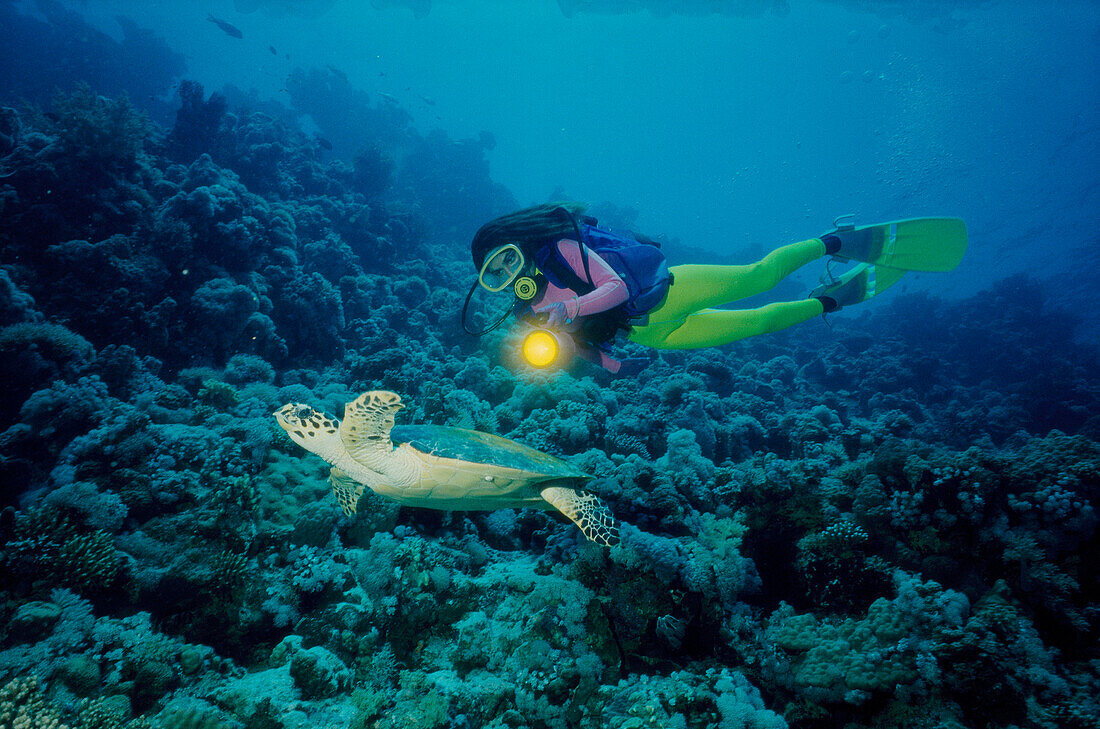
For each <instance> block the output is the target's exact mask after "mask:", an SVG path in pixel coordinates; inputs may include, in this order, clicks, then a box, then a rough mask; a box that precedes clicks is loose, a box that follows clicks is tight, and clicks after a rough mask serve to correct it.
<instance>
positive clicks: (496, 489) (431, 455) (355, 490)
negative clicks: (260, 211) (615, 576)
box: [275, 390, 619, 546]
mask: <svg viewBox="0 0 1100 729" xmlns="http://www.w3.org/2000/svg"><path fill="white" fill-rule="evenodd" d="M403 407H405V406H404V405H402V404H401V396H400V395H398V394H397V393H394V392H387V391H384V390H375V391H371V392H364V393H363V394H362V395H360V396H359V397H357V398H355V399H354V400H352V401H351V402H349V403H348V404H347V405H345V406H344V420H343V422H341V421H339V420H337V419H336V418H334V417H332V416H331V415H326V414H324V413H321V412H318V411H317V410H314V409H313V408H312V407H310V406H309V405H303V404H301V403H290V404H287V405H284V406H283V407H281V408H279V409H278V410H277V411H275V419H276V420H277V421H278V422H279V425H281V426H282V428H283V430H285V431H286V432H287V434H288V435H290V439H291V440H293V441H294V442H295V443H297V444H298V445H300V446H302V447H303V448H305V449H306V450H308V451H310V452H312V453H315V454H317V455H318V456H320V457H321V458H323V459H324V460H325V461H326V462H328V463H329V464H330V465H331V466H332V471H331V473H330V475H329V480H330V481H331V483H332V493H333V494H334V495H335V496H336V501H337V502H339V504H340V506H341V508H342V509H343V510H344V513H345V514H348V515H349V516H350V515H351V514H354V513H355V511H356V507H357V504H358V502H359V497H360V496H362V494H363V489H364V487H366V488H369V489H370V490H372V491H374V492H375V493H376V494H378V495H379V496H384V497H386V498H388V499H393V500H394V501H396V502H398V503H401V504H406V505H408V506H421V507H427V508H429V509H444V510H448V511H478V510H488V509H508V508H516V507H532V508H536V509H557V510H558V511H560V512H561V513H563V514H565V515H566V516H567V517H569V518H570V519H571V520H572V521H573V522H574V523H575V524H576V525H577V526H579V527H580V528H581V531H582V532H584V536H586V537H588V538H589V539H590V540H592V541H593V542H596V543H597V544H603V545H606V546H613V545H615V544H617V543H618V541H619V528H618V525H617V524H616V523H615V518H614V516H612V514H611V511H610V510H609V509H608V508H607V506H606V505H604V503H603V502H602V501H600V499H599V498H598V497H597V496H595V495H594V494H591V493H588V492H586V491H583V490H582V489H581V487H582V486H583V485H584V484H585V482H587V481H588V480H589V479H590V478H591V476H589V475H588V474H586V473H583V472H581V471H579V470H577V469H576V468H574V467H573V466H571V465H569V464H568V463H566V462H565V461H563V460H561V459H560V458H555V457H554V456H551V455H549V454H546V453H543V452H542V451H537V450H535V449H534V448H529V447H527V446H525V445H521V444H520V443H516V442H515V441H511V440H508V439H507V438H501V437H500V436H498V435H492V434H490V433H482V432H480V431H476V430H466V429H464V428H448V427H445V426H440V425H399V426H397V427H394V424H393V419H394V415H395V414H396V413H397V411H398V410H400V409H401V408H403Z"/></svg>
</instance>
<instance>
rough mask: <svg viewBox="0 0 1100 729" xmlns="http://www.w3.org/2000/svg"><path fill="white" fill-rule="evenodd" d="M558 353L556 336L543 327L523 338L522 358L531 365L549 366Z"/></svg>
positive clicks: (559, 346) (554, 360) (555, 359)
mask: <svg viewBox="0 0 1100 729" xmlns="http://www.w3.org/2000/svg"><path fill="white" fill-rule="evenodd" d="M560 353H561V345H560V344H558V338H557V337H555V336H554V335H553V333H552V332H548V331H546V330H545V329H536V330H534V331H533V332H531V333H530V334H528V335H527V336H526V337H524V339H523V358H524V359H525V360H527V364H529V365H531V366H532V367H539V368H542V367H549V366H550V365H552V364H554V362H556V361H557V359H558V354H560Z"/></svg>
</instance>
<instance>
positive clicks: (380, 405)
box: [340, 390, 405, 465]
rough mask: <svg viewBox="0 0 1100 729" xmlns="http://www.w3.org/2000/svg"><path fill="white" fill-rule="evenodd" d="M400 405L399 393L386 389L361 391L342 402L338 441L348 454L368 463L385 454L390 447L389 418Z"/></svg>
mask: <svg viewBox="0 0 1100 729" xmlns="http://www.w3.org/2000/svg"><path fill="white" fill-rule="evenodd" d="M403 407H405V406H404V405H402V404H401V396H400V395H398V394H397V393H396V392H388V391H386V390H371V391H370V392H364V393H363V394H362V395H360V396H359V397H357V398H355V399H354V400H352V401H351V402H349V403H348V404H347V405H345V406H344V422H342V423H341V424H340V440H342V441H343V442H344V448H346V449H347V451H348V454H349V455H351V457H352V458H353V459H354V460H356V461H358V462H359V463H364V464H368V465H372V464H374V463H376V462H377V459H378V458H385V457H387V456H388V455H389V454H390V452H391V451H392V450H393V443H392V442H391V441H390V431H391V430H392V429H393V418H394V415H396V414H397V411H398V410H400V409H402V408H403Z"/></svg>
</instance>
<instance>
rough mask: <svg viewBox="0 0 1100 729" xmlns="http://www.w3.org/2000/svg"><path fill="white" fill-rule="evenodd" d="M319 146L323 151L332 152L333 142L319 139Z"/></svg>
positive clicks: (322, 138)
mask: <svg viewBox="0 0 1100 729" xmlns="http://www.w3.org/2000/svg"><path fill="white" fill-rule="evenodd" d="M317 144H319V145H321V149H324V150H327V151H329V152H331V151H332V142H330V141H328V140H327V139H325V138H324V137H317Z"/></svg>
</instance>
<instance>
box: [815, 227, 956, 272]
mask: <svg viewBox="0 0 1100 729" xmlns="http://www.w3.org/2000/svg"><path fill="white" fill-rule="evenodd" d="M850 218H851V216H841V217H840V218H837V219H836V221H835V222H834V225H836V230H834V231H832V232H831V233H826V234H825V235H823V236H822V240H825V239H826V238H827V237H828V236H835V237H836V238H837V239H839V241H840V248H839V250H837V251H836V253H834V254H833V255H834V256H836V257H837V258H841V259H844V260H849V261H861V262H863V263H870V264H873V265H876V266H888V267H890V268H899V269H902V270H904V271H950V270H952V269H954V268H955V267H956V266H958V265H959V262H960V261H962V257H963V254H964V253H966V246H967V237H966V223H965V222H963V220H962V218H909V219H907V220H895V221H893V222H890V223H879V224H877V225H862V226H855V225H852V224H851V223H850V222H849V221H850ZM841 221H844V222H843V223H842V222H841ZM826 245H828V243H827V244H826Z"/></svg>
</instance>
